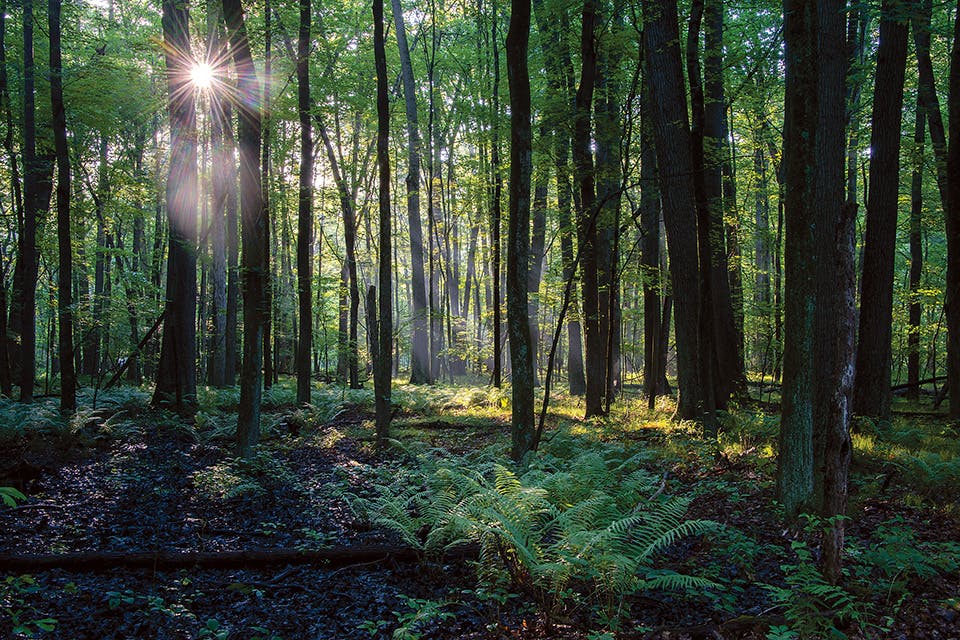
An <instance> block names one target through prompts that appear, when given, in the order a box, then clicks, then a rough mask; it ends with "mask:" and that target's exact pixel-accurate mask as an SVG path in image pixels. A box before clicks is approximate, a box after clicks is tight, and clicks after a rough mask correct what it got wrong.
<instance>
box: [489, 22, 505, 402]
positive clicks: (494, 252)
mask: <svg viewBox="0 0 960 640" xmlns="http://www.w3.org/2000/svg"><path fill="white" fill-rule="evenodd" d="M491 28H492V31H493V37H492V38H491V40H492V48H493V112H492V113H491V114H490V119H491V125H492V129H493V143H492V145H491V150H490V171H491V173H492V174H493V189H492V193H491V194H490V195H491V199H492V201H491V206H490V276H491V280H492V281H493V284H492V286H493V299H492V301H491V304H492V306H493V372H492V376H493V386H494V387H496V388H497V389H499V388H500V385H501V383H502V376H503V371H502V364H501V360H502V357H501V355H502V354H501V351H500V345H501V342H502V341H503V337H502V334H501V331H502V327H503V319H502V307H501V303H500V219H501V218H502V215H501V212H500V206H501V205H500V202H501V200H502V190H503V181H502V180H501V178H500V49H499V46H498V42H497V6H496V3H494V6H493V20H492V26H491Z"/></svg>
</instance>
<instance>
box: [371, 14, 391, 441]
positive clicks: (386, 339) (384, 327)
mask: <svg viewBox="0 0 960 640" xmlns="http://www.w3.org/2000/svg"><path fill="white" fill-rule="evenodd" d="M383 28H384V27H383V0H374V1H373V48H374V60H375V62H376V69H377V169H378V177H379V190H378V203H379V211H380V256H379V284H380V292H379V296H380V299H379V308H378V313H377V323H378V327H377V329H378V332H377V336H378V340H377V342H378V344H377V348H376V350H375V351H374V353H375V360H374V363H375V364H374V368H375V374H374V390H375V396H376V429H377V445H378V446H380V447H383V446H384V445H385V444H386V440H387V438H388V437H389V435H390V420H391V418H392V408H391V406H390V403H391V400H390V396H391V393H390V387H391V384H390V382H391V380H390V370H391V365H392V362H393V358H392V357H391V354H392V353H393V309H392V308H391V307H392V301H391V294H390V288H391V282H390V275H391V269H392V267H391V264H390V262H391V257H392V256H391V247H390V243H391V224H390V223H391V220H390V215H391V213H390V156H389V153H390V146H389V140H390V102H389V96H388V95H387V55H386V50H385V47H384V36H383ZM370 330H371V332H372V331H374V330H375V328H374V327H371V328H370Z"/></svg>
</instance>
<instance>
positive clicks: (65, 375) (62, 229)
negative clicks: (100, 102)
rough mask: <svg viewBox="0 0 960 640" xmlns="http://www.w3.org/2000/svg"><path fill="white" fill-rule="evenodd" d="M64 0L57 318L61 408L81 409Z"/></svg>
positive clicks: (58, 61) (55, 12)
mask: <svg viewBox="0 0 960 640" xmlns="http://www.w3.org/2000/svg"><path fill="white" fill-rule="evenodd" d="M61 5H62V1H61V0H50V4H49V10H48V13H47V20H48V22H49V25H50V108H51V110H52V112H53V136H54V147H55V148H56V154H57V246H58V247H59V252H58V262H57V311H58V314H57V320H58V323H59V325H60V326H59V330H60V333H59V338H60V343H59V355H60V412H61V413H64V414H71V413H73V412H74V411H76V410H77V376H76V373H75V371H74V368H73V295H72V293H73V251H72V246H71V244H70V243H71V237H70V150H69V148H68V147H67V117H66V112H65V109H64V106H63V63H62V54H61V47H60V9H61Z"/></svg>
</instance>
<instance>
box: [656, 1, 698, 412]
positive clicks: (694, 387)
mask: <svg viewBox="0 0 960 640" xmlns="http://www.w3.org/2000/svg"><path fill="white" fill-rule="evenodd" d="M643 15H644V19H645V25H644V54H645V57H646V60H645V64H646V70H647V77H648V78H649V80H648V82H649V83H650V98H651V105H652V109H651V111H652V113H653V118H652V120H653V123H654V135H655V140H656V148H657V169H658V171H659V182H660V197H661V199H662V202H663V218H664V222H665V226H666V231H667V237H668V239H669V243H668V247H669V251H670V275H671V280H672V284H673V298H672V299H673V304H674V305H675V306H676V320H675V333H676V342H677V383H678V386H679V393H680V397H679V401H678V404H677V415H678V417H679V418H682V419H695V418H696V419H699V418H700V417H701V412H702V410H703V405H702V403H703V389H702V387H701V381H700V375H699V372H698V319H699V316H700V303H699V295H698V289H699V287H698V284H697V283H698V281H699V267H698V263H697V222H696V213H695V212H696V197H695V194H694V189H693V182H692V180H691V179H690V176H691V175H692V174H693V161H692V159H691V155H690V149H691V147H690V144H689V140H690V130H689V124H688V120H687V110H686V106H685V105H686V95H685V91H684V86H683V72H682V68H681V61H680V44H679V42H680V36H679V26H678V24H677V7H676V2H673V1H672V0H646V1H645V2H644V3H643Z"/></svg>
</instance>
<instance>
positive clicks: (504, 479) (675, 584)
mask: <svg viewBox="0 0 960 640" xmlns="http://www.w3.org/2000/svg"><path fill="white" fill-rule="evenodd" d="M420 460H421V468H420V469H419V470H418V471H415V472H402V471H398V470H396V469H392V470H391V471H390V472H389V473H390V475H389V476H385V477H384V478H383V482H382V483H380V484H378V486H377V491H376V495H375V496H374V497H372V498H368V499H356V500H354V502H353V507H354V509H355V510H357V511H358V512H359V513H361V514H362V515H364V516H365V517H367V518H368V519H369V520H370V521H371V522H372V523H373V524H376V525H379V526H381V527H383V528H385V529H387V530H390V531H392V532H394V533H395V534H397V535H398V536H400V538H401V539H403V540H404V541H405V542H406V543H407V544H410V545H412V546H415V547H417V548H418V549H423V550H425V551H427V552H436V551H440V550H442V549H444V548H447V547H449V546H451V545H454V544H460V543H463V542H472V543H475V544H478V545H479V547H480V562H479V566H478V569H479V574H480V578H481V580H484V581H486V582H489V583H494V584H500V583H502V582H503V580H504V579H505V578H506V580H508V581H509V582H511V583H512V584H513V587H514V588H515V589H518V590H519V591H521V592H523V593H525V594H526V595H528V596H529V597H530V598H531V599H532V600H533V601H534V602H536V603H537V604H538V605H539V606H540V608H541V610H542V611H543V612H544V613H546V614H547V615H548V616H550V615H556V614H557V613H559V612H560V611H561V610H563V609H564V608H566V607H569V606H573V605H574V604H575V602H576V601H577V600H578V599H579V598H580V597H581V594H579V593H578V592H577V590H575V589H572V588H571V587H572V586H574V585H590V584H592V585H593V587H594V588H593V590H592V592H591V593H590V597H591V598H592V599H593V601H594V603H595V604H596V605H597V606H598V607H599V609H600V610H601V613H602V615H601V618H602V619H603V620H605V621H606V623H607V624H610V625H614V626H615V624H616V621H617V620H618V619H619V617H620V616H621V615H622V611H623V609H624V602H625V598H627V597H629V596H630V595H632V594H634V593H637V592H640V591H644V590H675V591H679V592H686V593H701V592H702V591H703V590H704V589H709V588H711V587H713V586H715V585H714V583H712V582H710V581H709V580H706V579H705V578H701V577H694V576H685V575H681V574H678V573H676V572H672V571H668V570H664V569H661V568H657V567H656V566H655V562H656V560H657V559H658V557H659V555H660V554H661V553H663V552H664V551H665V550H666V549H667V548H669V547H670V546H671V545H673V544H675V543H676V542H677V541H678V540H680V539H681V538H683V537H686V536H691V535H697V534H700V533H704V532H706V531H709V530H712V529H714V528H715V527H716V526H717V525H716V524H715V523H712V522H708V521H703V520H687V519H686V512H687V508H688V506H689V504H690V499H689V498H683V497H660V498H659V499H657V500H650V499H649V496H651V495H653V494H655V493H656V491H657V489H658V486H657V485H658V484H659V477H658V476H657V475H656V474H653V473H650V472H648V471H646V470H644V469H642V468H641V467H640V465H641V464H642V463H643V462H644V461H645V460H646V457H640V456H633V457H627V456H626V455H625V454H624V453H623V451H622V448H621V449H616V448H613V447H611V448H609V449H602V450H601V451H599V452H598V451H587V452H583V451H582V448H581V453H579V454H578V455H575V456H574V457H572V458H570V459H562V458H558V457H554V456H551V455H549V454H547V455H543V456H541V457H540V458H539V459H537V460H535V461H534V462H533V463H532V464H531V468H529V469H528V470H527V471H525V472H524V473H522V474H520V473H518V472H516V471H515V470H513V469H511V468H508V467H506V466H504V465H502V464H499V463H497V462H495V461H494V460H493V459H491V456H489V455H480V456H474V457H471V458H469V459H467V458H459V459H458V458H451V457H450V456H449V454H445V453H444V454H443V455H440V454H436V452H432V453H428V454H426V455H424V456H421V458H420Z"/></svg>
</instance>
